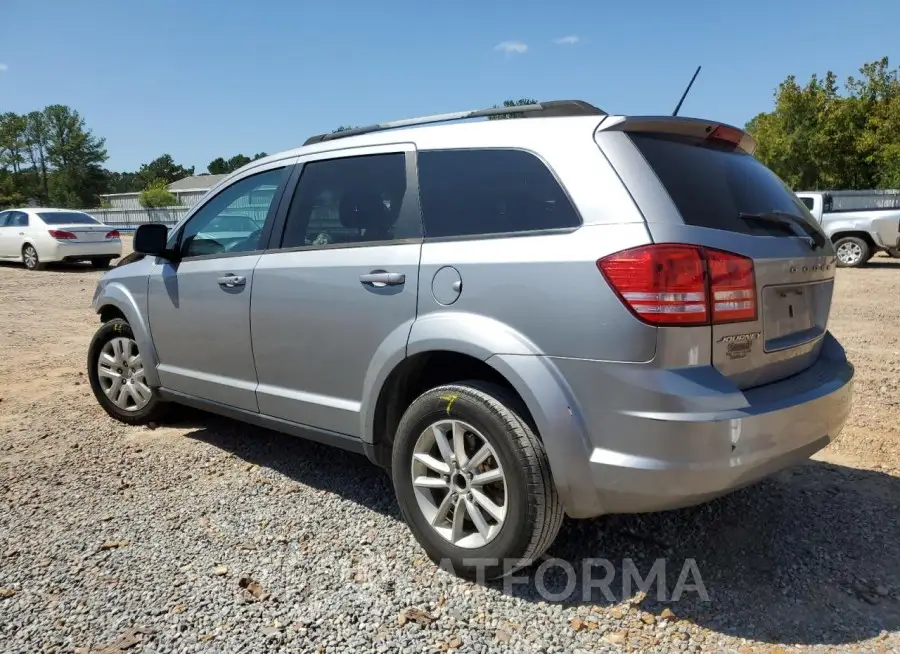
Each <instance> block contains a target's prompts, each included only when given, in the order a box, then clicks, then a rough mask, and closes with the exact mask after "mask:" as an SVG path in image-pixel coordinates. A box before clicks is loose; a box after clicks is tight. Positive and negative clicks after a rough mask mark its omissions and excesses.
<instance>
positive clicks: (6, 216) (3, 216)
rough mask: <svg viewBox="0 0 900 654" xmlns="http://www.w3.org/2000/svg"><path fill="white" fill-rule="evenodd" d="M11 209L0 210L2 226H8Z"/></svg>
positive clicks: (0, 223)
mask: <svg viewBox="0 0 900 654" xmlns="http://www.w3.org/2000/svg"><path fill="white" fill-rule="evenodd" d="M10 213H11V212H10V211H0V227H6V221H7V220H9V215H10Z"/></svg>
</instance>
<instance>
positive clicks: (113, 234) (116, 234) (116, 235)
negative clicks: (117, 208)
mask: <svg viewBox="0 0 900 654" xmlns="http://www.w3.org/2000/svg"><path fill="white" fill-rule="evenodd" d="M106 238H119V230H118V229H114V230H112V231H111V232H107V233H106Z"/></svg>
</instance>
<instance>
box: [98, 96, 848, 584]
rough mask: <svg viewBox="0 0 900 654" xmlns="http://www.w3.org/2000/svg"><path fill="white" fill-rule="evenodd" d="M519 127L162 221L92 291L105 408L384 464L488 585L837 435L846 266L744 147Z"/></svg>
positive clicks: (343, 139) (405, 143)
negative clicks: (614, 521)
mask: <svg viewBox="0 0 900 654" xmlns="http://www.w3.org/2000/svg"><path fill="white" fill-rule="evenodd" d="M507 112H509V109H496V110H495V109H488V110H481V111H475V112H465V113H459V114H445V115H441V116H431V117H426V118H421V119H412V120H404V121H398V122H395V123H384V124H379V125H372V126H369V127H361V128H356V129H353V130H349V131H345V132H340V133H336V134H326V135H321V136H314V137H312V138H310V139H308V140H307V142H306V144H305V145H304V146H303V147H301V148H299V149H296V150H291V151H288V152H284V153H282V154H278V155H274V156H270V157H267V158H264V159H260V160H258V161H254V162H252V163H250V164H248V165H247V166H245V167H244V168H242V169H240V170H238V171H237V172H235V173H233V174H232V175H230V176H229V177H228V178H227V179H225V180H223V181H222V182H220V183H219V184H218V186H216V187H215V188H214V189H212V190H211V191H210V192H209V193H208V194H207V195H206V197H205V198H204V199H203V200H202V201H201V202H200V203H199V204H198V205H197V206H196V207H194V208H193V209H192V210H191V211H190V213H189V214H188V215H187V216H186V217H185V218H184V219H183V220H182V221H181V222H180V223H179V224H178V225H176V226H175V227H174V228H172V229H167V228H166V227H165V226H163V225H158V224H150V225H143V226H141V227H140V228H139V229H138V230H137V233H136V235H135V238H134V249H135V251H136V254H135V255H133V256H130V257H127V258H126V260H125V261H124V262H123V263H122V264H120V265H119V266H117V267H116V268H115V269H113V270H111V271H110V272H108V273H107V274H106V275H104V276H103V278H102V279H101V280H100V282H99V283H98V285H97V289H96V292H95V294H94V299H93V308H94V310H95V311H96V312H97V313H98V314H99V316H100V321H101V323H102V325H101V327H100V329H99V330H98V331H97V333H96V335H95V337H94V339H93V341H92V343H91V345H90V351H89V354H88V371H89V375H90V382H91V386H92V388H93V391H94V394H95V395H96V397H97V400H98V401H99V402H100V404H101V405H102V406H103V408H104V409H105V410H106V411H107V412H108V413H109V414H110V415H111V416H113V417H114V418H116V419H118V420H121V421H122V422H125V423H129V424H141V423H145V422H148V421H156V420H159V419H160V417H161V414H162V412H163V411H164V410H165V409H166V407H167V406H171V404H172V403H181V404H187V405H192V406H194V407H198V408H201V409H204V410H208V411H211V412H215V413H219V414H223V415H225V416H230V417H233V418H236V419H238V420H243V421H246V422H248V423H251V424H253V425H257V426H260V427H266V428H270V429H274V430H278V431H281V432H285V433H289V434H295V435H298V436H302V437H305V438H310V439H313V440H316V441H319V442H322V443H327V444H330V445H336V446H338V447H340V448H344V449H346V450H350V451H353V452H358V453H364V454H365V455H366V456H367V457H368V458H369V459H370V460H371V461H372V462H374V463H375V464H377V465H379V466H382V467H384V468H385V469H386V470H387V471H388V472H389V474H390V475H391V477H392V480H393V485H394V489H395V492H396V496H397V501H398V503H399V505H400V509H401V511H402V514H403V517H404V519H405V520H406V522H407V523H408V525H409V528H410V529H411V530H412V532H413V533H414V534H415V536H416V538H417V539H418V541H419V542H420V543H421V545H422V547H423V548H424V549H425V551H426V552H427V553H428V555H429V556H430V557H431V558H432V559H434V560H435V561H441V562H442V563H446V562H449V563H450V564H452V568H453V570H454V571H455V572H456V573H457V574H462V575H468V576H472V575H474V574H476V567H475V566H474V565H473V563H472V562H474V561H478V562H480V563H479V564H478V567H479V568H480V569H481V570H484V573H485V574H486V575H487V576H489V577H490V576H498V575H502V574H504V573H505V572H508V571H510V570H513V569H515V568H517V567H521V566H525V565H528V564H529V563H530V562H532V561H534V560H535V558H537V557H538V556H540V555H541V554H542V553H543V552H544V551H545V550H546V549H547V548H548V547H549V546H550V545H551V543H552V542H553V540H554V538H555V537H556V534H557V531H558V530H559V527H560V522H561V521H562V518H563V515H564V514H568V515H569V516H571V517H573V518H588V517H592V516H599V515H602V514H608V513H632V512H647V511H659V510H665V509H672V508H677V507H685V506H690V505H694V504H697V503H701V502H704V501H707V500H709V499H711V498H714V497H717V496H720V495H723V494H725V493H728V492H730V491H732V490H734V489H736V488H739V487H742V486H746V485H748V484H751V483H753V482H756V481H758V480H760V479H762V478H764V477H766V476H767V475H770V474H772V473H774V472H776V471H777V470H779V469H782V468H784V467H785V466H788V465H791V464H794V463H796V462H799V461H802V460H804V459H806V458H807V457H809V455H810V454H812V453H814V452H815V451H817V450H819V449H821V448H822V447H824V446H825V445H826V444H827V443H829V442H830V441H831V440H832V439H834V438H836V437H837V436H838V434H839V433H840V431H841V429H842V427H843V425H844V422H845V420H846V418H847V414H848V412H849V410H850V401H851V388H852V378H853V367H852V366H851V364H850V363H849V362H848V361H847V358H846V356H845V354H844V350H843V348H842V347H841V346H840V345H839V344H838V342H837V341H836V340H835V339H834V337H833V336H832V335H831V334H830V333H829V331H828V329H827V324H828V314H829V310H830V306H831V301H832V293H833V285H834V274H835V253H834V250H833V248H832V245H831V243H830V242H829V241H828V239H826V238H825V237H824V235H823V233H822V232H821V230H820V228H819V226H818V225H817V224H816V223H815V221H814V220H813V219H812V217H811V216H810V214H809V211H808V210H807V209H806V207H805V205H804V204H803V203H802V202H801V201H800V200H799V199H798V198H797V197H796V196H795V195H794V193H792V192H791V190H790V189H789V188H788V187H786V186H785V184H784V183H783V182H782V181H781V180H780V179H779V178H778V177H777V176H776V175H774V174H773V173H772V172H771V171H770V170H768V169H767V168H766V167H765V166H763V165H762V164H761V163H760V162H759V161H757V160H756V159H755V158H753V157H752V156H751V153H752V151H753V149H754V147H755V143H754V141H753V139H752V137H751V136H750V135H748V134H746V133H744V132H743V131H741V130H739V129H736V128H734V127H730V126H728V125H723V124H721V123H718V122H716V121H709V120H698V119H687V118H680V117H679V118H675V117H632V116H613V115H607V114H606V113H605V112H603V111H601V110H600V109H597V108H596V107H594V106H592V105H590V104H587V103H585V102H581V101H559V102H549V103H541V104H535V105H529V106H525V107H518V108H517V109H516V112H520V114H521V115H520V116H519V117H518V118H516V119H514V120H481V121H472V120H464V119H471V118H483V117H495V116H494V114H500V113H507ZM438 123H440V124H438ZM510 561H511V562H512V563H510ZM485 562H487V563H485ZM478 574H481V572H478Z"/></svg>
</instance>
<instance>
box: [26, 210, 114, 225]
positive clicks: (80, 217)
mask: <svg viewBox="0 0 900 654" xmlns="http://www.w3.org/2000/svg"><path fill="white" fill-rule="evenodd" d="M38 215H39V216H40V217H41V220H43V221H44V224H45V225H99V224H100V223H99V222H97V221H96V220H94V219H93V218H91V217H90V216H89V215H87V214H86V213H81V212H80V211H54V212H52V213H51V212H47V213H38Z"/></svg>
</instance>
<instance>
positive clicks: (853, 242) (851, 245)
mask: <svg viewBox="0 0 900 654" xmlns="http://www.w3.org/2000/svg"><path fill="white" fill-rule="evenodd" d="M834 250H835V252H836V253H837V262H838V266H839V267H841V268H858V267H860V266H862V265H864V264H865V263H866V262H867V261H868V260H869V259H870V258H871V257H870V251H871V249H870V248H869V244H868V243H866V242H865V241H864V240H863V239H861V238H859V237H856V236H845V237H843V238H839V239H838V240H837V242H836V243H835V244H834Z"/></svg>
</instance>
